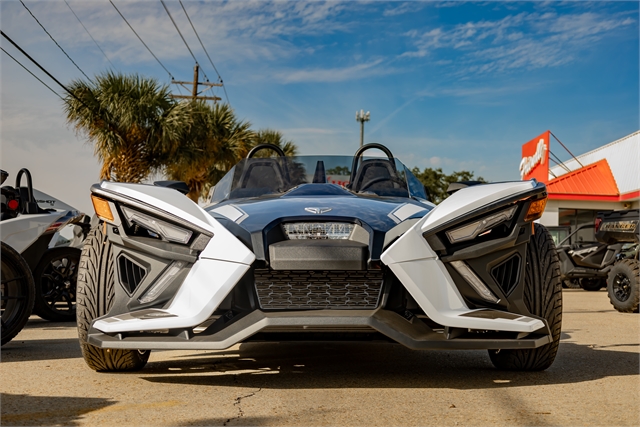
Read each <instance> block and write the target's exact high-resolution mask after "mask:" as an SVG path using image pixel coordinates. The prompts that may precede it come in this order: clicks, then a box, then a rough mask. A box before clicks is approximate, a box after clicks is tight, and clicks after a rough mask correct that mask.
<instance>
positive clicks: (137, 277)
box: [118, 255, 147, 294]
mask: <svg viewBox="0 0 640 427" xmlns="http://www.w3.org/2000/svg"><path fill="white" fill-rule="evenodd" d="M118 270H120V283H122V286H123V287H124V288H125V289H126V290H127V292H129V294H133V291H135V290H136V288H137V287H138V285H139V284H140V282H142V279H144V276H146V275H147V271H146V270H145V269H144V267H142V266H140V265H138V264H136V263H135V262H133V261H131V260H130V259H129V258H127V257H126V256H124V255H120V256H119V257H118Z"/></svg>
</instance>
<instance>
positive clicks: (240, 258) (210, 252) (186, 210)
mask: <svg viewBox="0 0 640 427" xmlns="http://www.w3.org/2000/svg"><path fill="white" fill-rule="evenodd" d="M100 187H101V188H103V189H105V190H107V191H111V192H115V193H119V194H122V195H123V196H126V197H129V198H131V199H135V200H138V201H140V202H143V203H146V204H147V205H150V206H153V207H154V208H157V209H159V210H161V211H164V212H167V213H170V214H172V215H175V216H177V217H179V218H181V219H183V220H185V221H187V222H190V223H192V224H194V225H196V226H198V227H200V228H202V229H204V230H207V231H210V232H212V233H213V236H214V237H213V241H215V242H216V243H215V244H209V245H207V247H206V248H205V250H204V251H202V252H201V254H200V258H209V259H217V260H221V261H230V262H235V263H241V264H251V263H252V262H253V260H254V259H255V255H254V254H253V252H251V251H250V250H249V249H248V248H247V247H246V246H245V245H243V244H242V242H240V241H239V240H238V239H237V238H236V237H235V236H234V235H233V234H231V232H229V230H227V229H226V228H224V227H223V226H222V225H221V224H220V223H219V222H218V221H216V220H215V219H214V218H213V217H212V216H211V215H209V214H208V213H207V212H206V211H205V210H204V209H202V208H201V207H200V206H198V204H197V203H194V202H193V201H192V200H191V199H189V198H188V197H187V196H185V195H184V194H182V193H180V192H178V191H176V190H174V189H172V188H167V187H159V186H156V185H146V184H124V183H120V182H110V181H102V182H101V183H100Z"/></svg>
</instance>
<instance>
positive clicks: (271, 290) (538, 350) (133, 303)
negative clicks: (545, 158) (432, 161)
mask: <svg viewBox="0 0 640 427" xmlns="http://www.w3.org/2000/svg"><path fill="white" fill-rule="evenodd" d="M371 149H378V150H381V151H382V152H383V153H384V157H365V156H364V153H365V152H367V151H368V150H371ZM263 150H264V152H267V151H266V150H271V152H272V153H273V154H275V156H273V157H256V156H255V154H256V153H257V152H259V151H263ZM163 185H167V183H166V182H165V183H164V184H163ZM169 185H171V186H172V187H173V188H178V189H181V190H182V192H185V191H188V189H185V188H184V187H185V186H184V184H177V183H171V184H169ZM181 187H182V188H181ZM91 193H92V196H91V197H92V200H93V205H94V208H95V211H96V214H97V215H98V217H99V218H100V221H101V224H100V225H99V226H97V227H95V228H94V229H93V230H92V231H91V234H90V235H89V237H88V239H87V240H86V243H85V246H84V249H83V253H82V258H81V263H80V265H81V267H80V272H79V276H78V277H79V278H78V333H79V339H80V344H81V348H82V353H83V355H84V359H85V361H86V363H87V364H88V366H89V367H91V368H92V369H94V370H97V371H123V370H133V369H140V368H142V367H143V366H144V365H145V363H146V362H147V359H148V357H149V351H150V350H155V349H158V350H160V349H209V350H214V349H225V348H228V347H230V346H232V345H234V344H237V343H239V342H247V341H252V340H260V341H283V340H327V339H348V340H371V339H380V338H384V339H387V340H389V341H392V342H398V343H401V344H403V345H405V346H407V347H409V348H412V349H425V350H426V349H475V350H478V349H485V350H488V351H489V355H490V357H491V360H492V362H493V364H494V365H495V366H496V367H498V368H500V369H515V370H542V369H546V368H548V367H549V366H550V365H551V364H552V363H553V360H554V358H555V355H556V351H557V348H558V343H559V340H560V328H561V312H562V292H561V282H560V267H559V261H558V256H557V253H556V249H555V246H554V244H553V240H552V238H551V236H550V235H549V233H548V232H547V231H546V230H545V228H544V227H543V226H541V225H538V224H535V223H534V222H533V221H534V220H536V219H538V218H539V217H540V216H541V215H542V212H543V210H544V207H545V203H546V197H547V192H546V187H545V186H544V184H542V183H538V182H536V181H535V180H531V181H517V182H503V183H495V184H481V185H464V186H461V188H460V189H459V190H458V191H456V192H455V193H453V194H452V195H451V196H450V197H449V198H447V199H446V200H445V201H443V202H442V203H441V204H439V205H438V206H435V205H434V204H432V203H430V202H429V201H428V200H427V199H428V195H427V193H426V191H425V188H424V186H423V185H422V184H421V183H420V181H419V180H418V179H417V178H416V177H415V176H414V175H413V174H412V173H411V171H410V170H409V169H408V168H407V167H405V166H404V165H403V164H402V163H401V162H400V161H399V160H397V159H395V158H394V157H393V155H392V153H391V152H390V150H389V149H387V148H386V147H384V146H382V145H379V144H369V145H365V146H364V147H361V148H360V149H359V150H358V151H357V152H356V153H355V155H354V156H353V157H348V156H297V157H286V156H285V155H284V153H283V152H282V151H281V150H280V149H279V148H278V147H277V146H273V145H269V144H266V145H260V146H258V147H256V148H255V149H253V150H252V151H251V152H249V154H248V156H247V158H246V159H244V160H242V161H241V162H240V163H238V164H237V165H236V166H235V167H234V168H232V169H231V170H230V171H229V172H228V173H227V174H226V175H225V176H224V177H223V178H222V179H221V180H220V182H218V184H217V185H216V186H215V189H214V190H213V192H212V195H211V200H210V204H209V205H208V206H206V207H204V208H201V207H200V206H198V205H197V204H195V203H193V202H192V201H191V200H190V199H188V198H187V197H185V196H184V195H183V194H180V192H179V191H176V190H175V189H172V188H167V187H162V186H153V185H141V184H122V183H115V182H109V181H103V182H101V183H100V184H95V185H94V186H93V187H92V188H91Z"/></svg>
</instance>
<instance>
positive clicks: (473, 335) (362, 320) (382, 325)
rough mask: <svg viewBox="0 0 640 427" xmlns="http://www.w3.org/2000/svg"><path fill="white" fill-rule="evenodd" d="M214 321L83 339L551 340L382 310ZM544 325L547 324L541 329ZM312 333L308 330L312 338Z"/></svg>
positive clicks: (496, 344) (179, 343)
mask: <svg viewBox="0 0 640 427" xmlns="http://www.w3.org/2000/svg"><path fill="white" fill-rule="evenodd" d="M215 325H216V323H215V322H214V324H213V325H212V326H211V327H209V328H207V329H205V330H204V331H202V332H200V333H194V332H193V331H192V330H191V329H186V330H180V331H175V330H166V331H153V332H149V333H121V334H105V333H102V332H100V331H99V330H97V329H95V328H93V327H92V328H91V329H90V331H89V336H88V343H89V344H92V345H95V346H98V347H103V348H123V349H140V350H170V349H171V350H223V349H226V348H229V347H231V346H233V345H235V344H237V343H240V342H243V341H245V340H247V339H249V338H250V337H251V336H253V335H254V334H256V333H259V332H263V333H264V334H263V335H268V333H269V332H270V331H271V332H278V333H279V334H282V333H287V332H293V333H304V332H318V331H322V332H336V333H339V332H341V331H349V332H350V333H354V332H355V333H358V331H362V332H363V333H371V332H379V333H381V334H382V335H385V336H386V337H388V338H390V339H391V340H393V341H396V342H398V343H400V344H403V345H405V346H406V347H409V348H411V349H415V350H427V349H433V350H449V349H467V350H471V349H475V350H481V349H531V348H537V347H540V346H542V345H545V344H548V343H550V342H551V338H550V336H549V335H548V334H546V333H539V332H533V333H530V334H525V333H520V334H518V333H513V332H489V331H486V332H482V331H469V330H466V329H454V328H443V329H440V328H435V327H434V328H432V327H430V326H428V325H427V323H425V322H423V321H422V320H420V319H419V318H418V317H415V316H414V317H412V318H411V319H410V320H407V319H406V318H404V317H402V316H400V315H399V314H397V313H395V312H392V311H388V310H383V309H377V310H348V311H347V310H321V311H315V310H314V311H295V312H294V311H288V312H282V311H281V312H264V311H260V310H254V311H252V312H250V313H248V314H246V315H244V316H242V317H237V318H235V319H233V320H230V321H229V323H228V324H227V325H226V326H224V327H222V328H220V327H214V326H215ZM545 329H546V328H545ZM311 335H312V334H310V336H311Z"/></svg>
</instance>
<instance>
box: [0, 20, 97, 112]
mask: <svg viewBox="0 0 640 427" xmlns="http://www.w3.org/2000/svg"><path fill="white" fill-rule="evenodd" d="M0 35H2V37H4V38H5V39H7V40H8V41H9V43H11V44H12V45H13V46H14V47H15V48H16V49H18V50H19V51H20V53H22V54H23V55H24V56H26V57H27V59H28V60H29V61H31V62H33V63H34V64H35V65H36V66H37V67H38V68H40V69H41V70H42V71H44V73H45V74H46V75H47V76H49V77H50V78H51V80H53V81H54V82H56V83H58V85H59V86H60V87H61V88H62V89H64V90H65V91H66V92H67V93H68V94H69V95H71V96H73V97H74V98H75V99H77V100H78V101H79V102H81V103H82V104H83V105H84V106H85V107H87V104H85V103H84V102H82V100H81V99H80V98H78V97H77V96H76V95H75V93H73V92H71V91H70V90H69V89H68V88H67V87H66V86H65V85H63V84H62V83H60V81H58V79H56V78H55V77H53V76H52V75H51V73H50V72H48V71H47V70H46V69H45V68H44V67H43V66H42V65H40V64H39V63H38V61H36V60H35V59H33V58H32V57H31V56H30V55H29V54H28V53H27V52H25V51H24V50H23V49H22V48H21V47H20V46H18V44H17V43H16V42H14V41H13V40H11V38H10V37H9V36H8V35H6V34H5V33H4V31H2V30H0ZM87 108H89V107H87Z"/></svg>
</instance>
